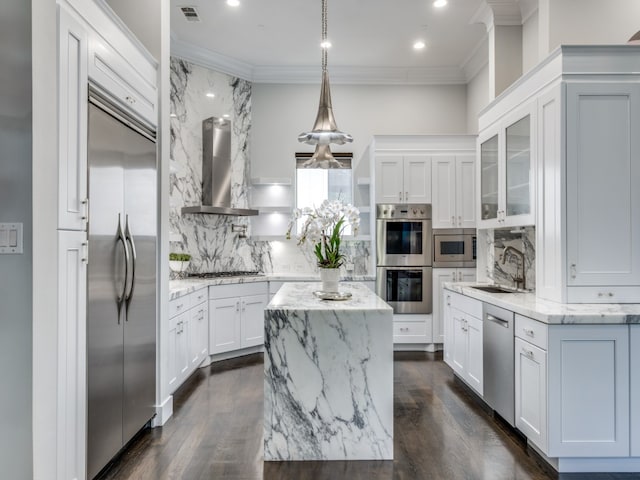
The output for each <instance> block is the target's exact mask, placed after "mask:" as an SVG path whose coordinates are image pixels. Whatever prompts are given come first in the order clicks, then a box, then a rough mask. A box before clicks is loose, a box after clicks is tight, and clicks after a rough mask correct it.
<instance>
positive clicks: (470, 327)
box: [465, 315, 484, 396]
mask: <svg viewBox="0 0 640 480" xmlns="http://www.w3.org/2000/svg"><path fill="white" fill-rule="evenodd" d="M465 320H466V322H467V324H466V328H467V337H468V340H467V342H468V346H467V371H466V375H465V379H466V380H467V382H468V383H469V385H471V387H472V388H474V389H475V390H476V391H477V392H478V393H479V394H480V396H482V393H483V388H484V383H483V371H482V369H483V367H482V365H483V361H482V320H480V319H479V318H476V317H472V316H471V315H465Z"/></svg>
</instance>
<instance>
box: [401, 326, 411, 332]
mask: <svg viewBox="0 0 640 480" xmlns="http://www.w3.org/2000/svg"><path fill="white" fill-rule="evenodd" d="M400 331H401V332H408V331H409V328H408V327H400Z"/></svg>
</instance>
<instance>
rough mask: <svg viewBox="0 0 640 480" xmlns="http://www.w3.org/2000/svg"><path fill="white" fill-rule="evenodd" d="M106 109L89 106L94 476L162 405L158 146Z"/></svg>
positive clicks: (90, 455)
mask: <svg viewBox="0 0 640 480" xmlns="http://www.w3.org/2000/svg"><path fill="white" fill-rule="evenodd" d="M92 101H93V100H92ZM97 103H98V104H100V103H101V102H100V101H98V102H97ZM105 109H106V110H107V111H111V110H110V109H109V106H108V105H106V106H105ZM107 111H105V110H103V109H101V108H98V107H97V106H95V105H94V104H90V105H89V138H88V147H89V148H88V167H89V177H88V185H89V222H88V229H89V252H90V257H89V263H88V292H87V302H88V306H87V362H88V365H87V367H88V369H87V385H88V412H87V416H88V418H87V420H88V432H87V473H88V477H89V478H93V477H95V476H96V475H97V474H98V473H99V472H100V471H101V470H102V469H103V468H104V467H105V465H106V464H107V463H108V462H109V461H110V460H111V459H112V458H113V456H114V455H116V454H117V453H118V452H119V451H120V450H121V449H122V447H123V446H124V445H125V444H126V443H127V442H128V441H129V440H130V439H131V437H132V436H133V434H135V433H136V432H137V431H138V430H139V429H140V428H141V427H142V426H143V425H144V424H145V423H147V422H148V421H149V420H150V419H151V418H152V417H153V415H154V408H153V405H154V404H155V375H156V372H155V370H156V369H155V356H156V347H155V342H156V272H155V262H156V260H155V257H156V222H157V217H156V215H157V213H156V212H157V191H156V182H157V178H156V146H155V143H154V142H153V141H152V140H151V139H149V138H148V137H147V136H146V134H145V133H144V132H143V131H141V132H140V133H139V132H138V131H136V130H134V129H132V128H130V127H129V126H127V124H128V122H127V121H126V119H121V120H122V121H120V120H118V119H117V118H116V117H119V115H118V112H117V111H112V113H113V115H111V114H109V113H107ZM134 249H135V252H134ZM134 257H135V259H134ZM134 425H135V426H136V427H134Z"/></svg>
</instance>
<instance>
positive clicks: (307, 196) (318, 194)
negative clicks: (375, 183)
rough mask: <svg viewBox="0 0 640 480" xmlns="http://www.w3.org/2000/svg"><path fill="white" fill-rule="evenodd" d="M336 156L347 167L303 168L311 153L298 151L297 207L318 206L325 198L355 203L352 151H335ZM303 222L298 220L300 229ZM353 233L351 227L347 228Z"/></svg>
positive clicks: (349, 232) (347, 231) (348, 231)
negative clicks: (352, 189)
mask: <svg viewBox="0 0 640 480" xmlns="http://www.w3.org/2000/svg"><path fill="white" fill-rule="evenodd" d="M333 155H334V157H335V158H336V159H337V160H338V161H339V162H340V163H342V165H343V166H344V167H345V168H330V169H323V168H302V164H303V163H304V162H305V161H307V160H308V159H309V157H311V153H296V207H297V208H305V207H311V208H313V207H318V206H320V204H321V203H322V202H323V201H324V200H342V201H343V202H344V203H353V196H352V191H351V188H352V187H351V186H352V184H353V183H352V172H353V171H352V170H351V157H352V154H351V153H334V154H333ZM301 224H302V222H301V221H300V220H299V221H298V226H297V229H298V231H299V230H300V226H301ZM345 234H347V235H350V234H351V227H350V226H348V227H347V229H345Z"/></svg>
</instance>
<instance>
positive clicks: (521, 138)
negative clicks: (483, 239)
mask: <svg viewBox="0 0 640 480" xmlns="http://www.w3.org/2000/svg"><path fill="white" fill-rule="evenodd" d="M535 107H536V103H535V101H529V102H528V103H526V104H524V105H523V106H521V107H519V108H518V109H516V110H514V111H512V112H510V113H509V114H507V115H505V116H504V117H503V118H500V119H499V120H498V121H497V122H496V123H495V124H494V125H492V126H491V127H489V128H487V129H485V130H483V131H482V132H480V135H479V136H478V151H479V161H478V165H477V172H478V194H479V201H478V205H477V212H478V227H479V228H500V227H510V226H518V225H533V224H534V223H535V209H534V207H535V202H534V199H535V158H536V157H535V137H534V133H535V128H536V121H535V113H536V109H535Z"/></svg>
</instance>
